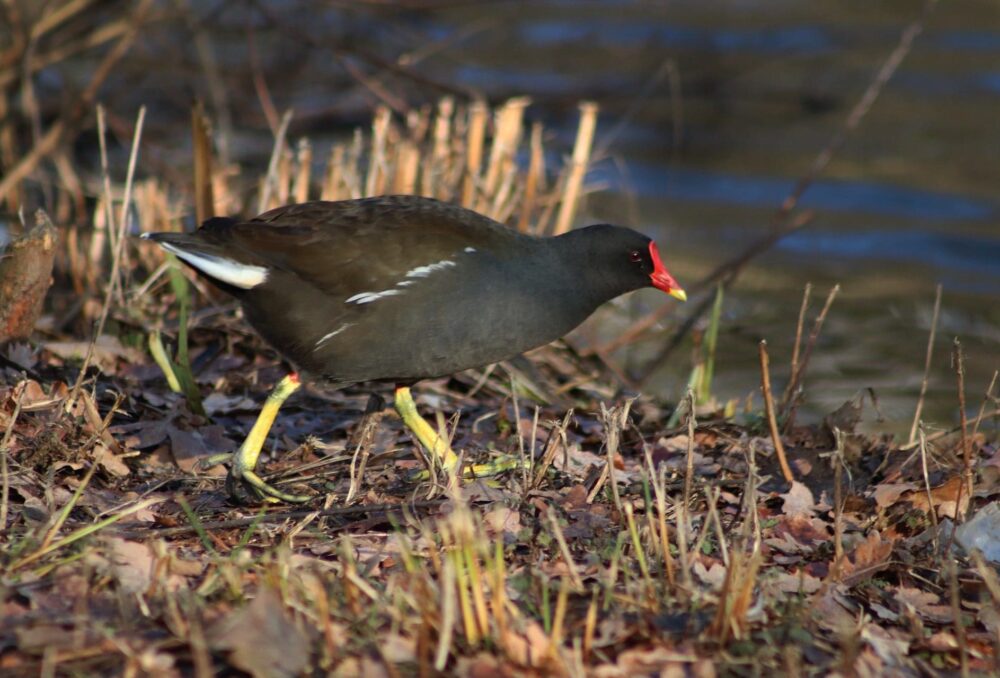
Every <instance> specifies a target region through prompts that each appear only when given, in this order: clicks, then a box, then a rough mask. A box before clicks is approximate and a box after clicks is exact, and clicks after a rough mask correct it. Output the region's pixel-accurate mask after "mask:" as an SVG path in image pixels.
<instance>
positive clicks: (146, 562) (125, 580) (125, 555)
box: [102, 537, 155, 594]
mask: <svg viewBox="0 0 1000 678" xmlns="http://www.w3.org/2000/svg"><path fill="white" fill-rule="evenodd" d="M102 542H103V544H104V549H103V553H104V556H105V558H107V562H108V565H109V567H110V569H111V573H112V576H114V578H115V579H116V580H117V581H118V585H119V587H120V588H121V590H122V591H123V592H125V593H130V594H131V593H142V592H144V591H146V590H148V589H149V587H150V585H151V584H152V583H153V566H154V564H155V558H154V557H153V553H152V552H151V551H150V549H149V546H147V545H146V544H143V543H140V542H137V541H127V540H125V539H119V538H118V537H105V538H104V539H102Z"/></svg>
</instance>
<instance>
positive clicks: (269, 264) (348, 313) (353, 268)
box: [143, 196, 686, 501]
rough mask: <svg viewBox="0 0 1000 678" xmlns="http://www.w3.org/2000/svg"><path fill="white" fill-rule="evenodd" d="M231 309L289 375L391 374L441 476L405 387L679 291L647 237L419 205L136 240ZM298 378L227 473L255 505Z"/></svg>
mask: <svg viewBox="0 0 1000 678" xmlns="http://www.w3.org/2000/svg"><path fill="white" fill-rule="evenodd" d="M143 237H146V238H149V239H151V240H154V241H156V242H157V243H159V244H160V245H161V246H162V247H164V248H165V249H166V250H168V251H170V252H173V253H174V254H175V255H177V256H178V257H179V258H180V259H182V260H183V261H184V262H185V263H187V264H189V265H190V266H191V267H193V268H194V269H195V270H196V271H197V272H198V273H199V274H201V275H202V276H204V277H205V278H207V279H208V280H210V281H211V282H213V283H214V284H215V285H217V286H218V287H220V288H222V289H223V290H225V291H227V292H229V293H230V294H232V295H233V296H235V297H236V298H237V299H239V300H240V302H241V303H242V305H243V310H244V313H245V314H246V318H247V320H248V321H249V322H250V324H251V325H252V326H253V327H254V328H255V329H256V330H257V331H258V332H259V333H260V334H261V335H262V336H263V337H264V339H266V340H267V341H268V342H269V343H270V344H271V345H272V346H273V347H274V348H275V349H277V351H278V352H279V353H281V354H282V355H283V356H284V357H285V358H287V359H288V360H289V361H290V362H291V363H292V364H293V365H294V366H295V367H296V368H297V369H299V370H302V371H304V372H306V373H309V374H312V375H315V376H316V377H319V378H322V379H324V380H326V381H328V382H332V383H334V384H337V385H345V384H351V383H356V382H363V381H388V382H393V383H395V385H396V391H395V407H396V410H397V411H398V412H399V414H400V416H401V417H402V419H403V422H404V423H405V424H406V425H407V426H408V427H409V428H410V430H411V431H412V432H413V434H414V436H415V437H416V438H417V440H419V441H420V443H421V444H422V445H423V446H424V447H425V448H427V450H429V451H430V452H431V454H432V455H435V456H436V457H437V459H438V460H439V461H440V462H441V463H442V464H443V465H444V467H445V468H451V467H453V466H454V465H455V464H456V462H457V460H458V457H457V456H456V455H455V454H454V453H453V452H452V450H451V449H450V447H449V444H448V442H447V441H446V440H445V439H443V438H442V437H441V436H440V435H439V434H438V433H437V431H435V430H434V428H433V427H432V426H431V425H430V424H428V423H427V422H426V421H424V419H422V418H421V417H420V415H419V414H418V413H417V409H416V405H415V403H414V402H413V397H412V396H411V394H410V389H409V386H410V385H412V384H413V383H414V382H417V381H419V380H420V379H427V378H431V377H440V376H445V375H449V374H452V373H454V372H458V371H460V370H464V369H468V368H473V367H480V366H483V365H487V364H489V363H494V362H497V361H500V360H505V359H508V358H511V357H514V356H516V355H518V354H520V353H523V352H524V351H527V350H528V349H531V348H535V347H537V346H541V345H543V344H546V343H548V342H550V341H553V340H555V339H558V338H559V337H561V336H563V335H564V334H566V333H567V332H569V331H570V330H572V329H573V328H574V327H576V326H577V325H579V324H580V323H581V322H583V321H584V320H585V319H586V318H587V316H589V315H590V314H591V313H592V312H593V311H594V310H595V309H596V308H597V307H598V306H600V305H601V304H603V303H604V302H606V301H608V300H610V299H613V298H615V297H617V296H619V295H621V294H624V293H626V292H630V291H632V290H637V289H639V288H642V287H650V286H651V287H656V288H659V289H661V290H663V291H664V292H667V293H668V294H670V295H671V296H673V297H676V298H677V299H680V300H681V301H683V300H684V299H685V298H686V296H685V294H684V291H683V290H682V289H681V288H680V286H679V285H678V284H677V282H676V281H675V280H674V279H673V277H671V275H670V274H669V273H668V272H667V269H666V268H664V266H663V262H662V261H661V260H660V254H659V252H658V251H657V249H656V244H655V243H654V242H653V241H652V240H650V239H649V238H647V237H646V236H644V235H642V234H640V233H637V232H636V231H633V230H631V229H628V228H622V227H620V226H611V225H608V224H599V225H596V226H588V227H586V228H581V229H578V230H574V231H570V232H569V233H566V234H565V235H561V236H558V237H553V238H538V237H533V236H529V235H525V234H522V233H518V232H516V231H513V230H511V229H509V228H507V227H505V226H504V225H502V224H500V223H498V222H496V221H493V220H492V219H489V218H487V217H485V216H482V215H480V214H477V213H476V212H473V211H470V210H467V209H464V208H462V207H458V206H456V205H452V204H449V203H445V202H441V201H438V200H432V199H430V198H422V197H417V196H383V197H377V198H365V199H361V200H343V201H339V202H307V203H301V204H295V205H288V206H286V207H279V208H277V209H273V210H270V211H269V212H265V213H264V214H261V215H260V216H258V217H256V218H254V219H250V220H249V221H243V220H239V219H230V218H219V217H217V218H213V219H209V220H208V221H206V222H205V223H204V224H202V226H201V228H199V229H198V230H197V231H196V232H194V233H190V234H181V233H148V234H145V235H144V236H143ZM298 388H299V377H298V374H297V373H295V372H293V373H291V374H289V375H288V376H286V377H285V378H284V379H283V380H282V381H281V382H280V383H279V384H278V386H277V387H276V388H275V389H274V391H273V392H272V393H271V395H270V396H268V399H267V402H266V404H265V405H264V407H263V409H262V410H261V413H260V416H259V417H258V419H257V422H256V423H255V424H254V426H253V428H252V429H251V431H250V434H249V435H248V436H247V438H246V440H245V441H244V442H243V445H242V446H241V447H240V449H239V450H238V451H237V452H236V454H235V455H234V458H233V464H232V467H231V469H230V472H229V483H228V485H229V488H230V492H233V491H234V489H235V485H234V481H235V480H240V481H243V482H244V483H246V484H248V485H249V486H250V487H252V488H254V489H256V490H257V492H258V493H259V494H260V496H262V497H264V498H268V497H269V498H272V500H274V499H280V500H284V501H303V500H306V499H308V497H304V496H299V495H290V494H286V493H284V492H281V491H279V490H277V489H275V488H273V487H271V486H270V485H268V484H266V483H265V482H264V481H263V479H261V478H260V477H259V476H258V475H257V474H256V473H255V472H254V467H255V466H256V464H257V458H258V456H259V455H260V450H261V447H262V446H263V443H264V441H265V439H266V437H267V434H268V431H269V430H270V428H271V425H272V424H273V422H274V419H275V416H276V415H277V412H278V409H279V408H280V407H281V404H282V403H283V402H284V401H285V400H286V399H287V398H288V396H289V395H291V394H292V393H293V392H294V391H295V390H296V389H298Z"/></svg>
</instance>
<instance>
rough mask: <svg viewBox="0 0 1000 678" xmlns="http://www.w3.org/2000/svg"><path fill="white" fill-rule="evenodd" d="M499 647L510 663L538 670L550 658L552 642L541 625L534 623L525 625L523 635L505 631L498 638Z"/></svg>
mask: <svg viewBox="0 0 1000 678" xmlns="http://www.w3.org/2000/svg"><path fill="white" fill-rule="evenodd" d="M500 647H501V648H503V651H504V654H505V655H507V657H508V658H510V660H511V661H513V662H515V663H517V664H520V665H521V666H531V667H535V668H540V667H542V666H545V665H546V664H548V663H549V660H550V659H551V657H552V642H551V641H550V640H549V636H548V634H547V633H545V631H544V630H543V629H542V627H541V625H540V624H538V623H537V622H534V621H528V622H526V623H525V628H524V631H523V633H517V632H516V631H514V630H513V629H507V631H506V632H505V633H504V634H503V635H502V636H501V637H500Z"/></svg>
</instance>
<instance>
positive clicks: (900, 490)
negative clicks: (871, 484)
mask: <svg viewBox="0 0 1000 678" xmlns="http://www.w3.org/2000/svg"><path fill="white" fill-rule="evenodd" d="M917 489H919V486H918V485H917V484H916V483H879V484H878V485H876V486H875V491H874V492H872V496H873V497H874V498H875V503H876V504H877V505H878V507H879V508H887V507H889V506H892V505H893V504H895V503H896V502H897V501H898V500H899V498H900V497H901V496H903V495H904V494H906V493H907V492H913V491H915V490H917Z"/></svg>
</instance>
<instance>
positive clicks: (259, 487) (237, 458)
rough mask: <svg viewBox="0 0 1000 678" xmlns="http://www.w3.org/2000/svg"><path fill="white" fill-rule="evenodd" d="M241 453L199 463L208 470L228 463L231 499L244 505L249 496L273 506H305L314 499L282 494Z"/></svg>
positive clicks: (228, 486) (214, 456)
mask: <svg viewBox="0 0 1000 678" xmlns="http://www.w3.org/2000/svg"><path fill="white" fill-rule="evenodd" d="M241 452H242V451H241ZM241 452H226V453H224V454H216V455H213V456H211V457H206V458H205V459H202V460H201V461H200V462H199V463H198V466H199V468H201V469H208V468H211V467H213V466H218V465H219V464H225V463H227V462H228V463H229V473H228V474H227V475H226V494H228V495H229V497H230V498H231V499H233V500H235V501H237V502H240V503H243V499H244V497H246V496H247V495H249V497H250V498H252V499H254V500H257V501H265V502H269V503H272V504H276V503H278V502H282V501H283V502H287V503H289V504H303V503H305V502H307V501H309V500H311V499H313V497H312V496H311V495H307V494H292V493H289V492H282V491H281V490H279V489H278V488H276V487H274V486H273V485H270V484H268V482H267V481H265V480H264V479H263V478H261V477H260V476H259V475H258V474H257V472H256V471H255V470H254V467H253V466H252V465H249V464H247V462H246V460H245V459H244V458H243V457H244V455H242V454H241ZM241 490H242V491H241Z"/></svg>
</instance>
